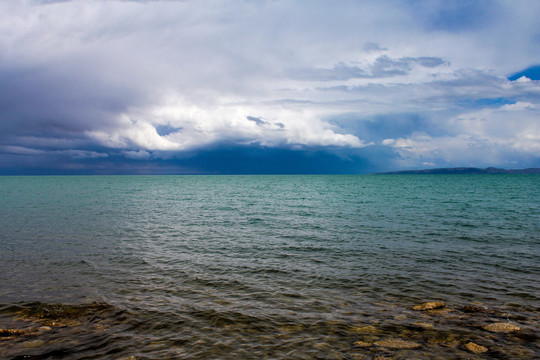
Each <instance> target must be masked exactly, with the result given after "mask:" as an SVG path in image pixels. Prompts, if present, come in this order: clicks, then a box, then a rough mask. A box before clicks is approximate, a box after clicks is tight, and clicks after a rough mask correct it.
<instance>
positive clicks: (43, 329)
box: [38, 326, 52, 331]
mask: <svg viewBox="0 0 540 360" xmlns="http://www.w3.org/2000/svg"><path fill="white" fill-rule="evenodd" d="M51 330H52V327H50V326H40V327H38V331H51Z"/></svg>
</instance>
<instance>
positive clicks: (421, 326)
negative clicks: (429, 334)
mask: <svg viewBox="0 0 540 360" xmlns="http://www.w3.org/2000/svg"><path fill="white" fill-rule="evenodd" d="M412 327H414V328H419V329H425V330H433V329H435V326H433V324H430V323H426V322H422V321H417V322H415V323H413V324H412Z"/></svg>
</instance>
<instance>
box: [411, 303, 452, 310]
mask: <svg viewBox="0 0 540 360" xmlns="http://www.w3.org/2000/svg"><path fill="white" fill-rule="evenodd" d="M443 307H446V303H445V302H444V301H430V302H426V303H423V304H420V305H416V306H415V307H413V308H412V309H413V310H415V311H426V310H433V309H440V308H443Z"/></svg>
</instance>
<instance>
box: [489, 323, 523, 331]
mask: <svg viewBox="0 0 540 360" xmlns="http://www.w3.org/2000/svg"><path fill="white" fill-rule="evenodd" d="M484 330H487V331H491V332H496V333H511V332H516V331H519V326H517V325H516V324H511V323H502V322H501V323H493V324H489V325H486V326H484Z"/></svg>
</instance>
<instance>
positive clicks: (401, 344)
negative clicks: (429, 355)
mask: <svg viewBox="0 0 540 360" xmlns="http://www.w3.org/2000/svg"><path fill="white" fill-rule="evenodd" d="M375 345H377V346H381V347H385V348H390V349H418V348H419V347H420V346H421V345H420V344H418V343H415V342H413V341H406V340H401V339H388V340H381V341H376V342H375Z"/></svg>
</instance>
